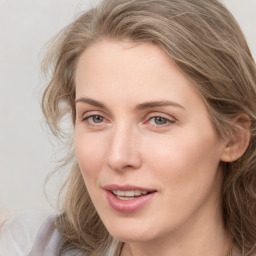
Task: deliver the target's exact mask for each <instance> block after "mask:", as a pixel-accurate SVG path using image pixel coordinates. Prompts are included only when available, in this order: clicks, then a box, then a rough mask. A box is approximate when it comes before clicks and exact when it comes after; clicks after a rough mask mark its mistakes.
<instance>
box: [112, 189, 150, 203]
mask: <svg viewBox="0 0 256 256" xmlns="http://www.w3.org/2000/svg"><path fill="white" fill-rule="evenodd" d="M109 191H110V192H111V193H112V194H113V195H114V196H115V197H116V198H118V199H119V200H125V201H126V200H134V199H136V198H139V197H142V196H146V195H148V194H150V193H153V192H154V191H145V190H126V191H124V190H109Z"/></svg>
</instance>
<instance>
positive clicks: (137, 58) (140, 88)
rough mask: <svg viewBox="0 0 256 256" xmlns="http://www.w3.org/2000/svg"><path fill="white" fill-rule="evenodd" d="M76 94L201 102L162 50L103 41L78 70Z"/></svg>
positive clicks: (87, 54)
mask: <svg viewBox="0 0 256 256" xmlns="http://www.w3.org/2000/svg"><path fill="white" fill-rule="evenodd" d="M75 80H76V95H77V97H81V96H84V97H85V96H86V97H88V96H90V97H93V98H95V97H97V99H98V100H102V101H104V100H106V99H111V98H112V99H113V100H115V99H116V97H117V96H118V97H119V98H120V99H121V98H122V99H123V100H124V99H128V98H129V97H130V98H132V99H134V100H137V101H142V102H143V101H151V100H176V101H182V102H186V101H188V100H189V101H191V100H192V99H194V100H198V97H199V98H200V95H199V94H198V93H197V92H196V90H195V88H194V86H193V84H192V82H191V81H190V80H189V79H188V78H187V77H186V76H185V75H184V74H183V73H182V72H181V71H180V70H179V68H178V67H177V66H176V64H175V62H174V61H173V60H172V59H171V58H170V57H169V56H168V55H167V54H166V52H165V51H164V50H163V49H161V48H160V47H158V46H156V45H154V44H151V43H140V44H138V43H133V42H128V41H101V42H97V43H95V44H94V45H92V46H90V47H89V48H88V49H86V50H85V51H84V52H83V54H82V55H81V57H80V59H79V61H78V65H77V70H76V76H75Z"/></svg>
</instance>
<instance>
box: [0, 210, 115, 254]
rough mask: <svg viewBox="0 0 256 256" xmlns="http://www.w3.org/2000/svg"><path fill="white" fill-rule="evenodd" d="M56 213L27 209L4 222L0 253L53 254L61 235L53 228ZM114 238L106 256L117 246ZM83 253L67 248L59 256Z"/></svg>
mask: <svg viewBox="0 0 256 256" xmlns="http://www.w3.org/2000/svg"><path fill="white" fill-rule="evenodd" d="M58 215H59V213H57V214H52V215H50V216H49V213H46V212H39V211H30V212H23V213H21V214H19V215H17V216H16V217H14V218H13V219H10V220H8V221H6V222H5V223H4V224H3V226H2V228H1V230H0V256H56V255H57V252H58V247H59V243H60V240H61V234H60V233H59V232H58V230H57V229H56V227H55V224H54V222H55V219H56V217H57V216H58ZM118 244H119V243H118V242H117V241H114V242H113V243H112V244H111V246H110V247H109V250H108V252H107V254H106V256H113V255H115V252H116V250H117V247H118ZM74 255H75V256H85V255H84V254H83V253H79V252H78V251H77V250H70V251H68V252H66V253H64V254H62V256H74Z"/></svg>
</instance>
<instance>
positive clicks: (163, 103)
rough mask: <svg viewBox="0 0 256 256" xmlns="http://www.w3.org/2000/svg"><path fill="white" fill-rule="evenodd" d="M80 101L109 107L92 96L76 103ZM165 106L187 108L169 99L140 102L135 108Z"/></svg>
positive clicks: (80, 99)
mask: <svg viewBox="0 0 256 256" xmlns="http://www.w3.org/2000/svg"><path fill="white" fill-rule="evenodd" d="M78 102H82V103H87V104H90V105H92V106H95V107H99V108H102V109H106V110H107V109H108V108H107V107H106V106H105V105H104V104H103V103H101V102H99V101H97V100H94V99H91V98H86V97H82V98H79V99H77V100H75V103H78ZM165 106H173V107H178V108H181V109H183V110H185V108H184V107H183V106H182V105H180V104H178V103H177V102H174V101H169V100H162V101H149V102H145V103H141V104H138V105H137V106H136V107H135V109H136V110H143V109H147V108H155V107H165Z"/></svg>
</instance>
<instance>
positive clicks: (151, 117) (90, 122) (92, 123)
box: [82, 114, 176, 129]
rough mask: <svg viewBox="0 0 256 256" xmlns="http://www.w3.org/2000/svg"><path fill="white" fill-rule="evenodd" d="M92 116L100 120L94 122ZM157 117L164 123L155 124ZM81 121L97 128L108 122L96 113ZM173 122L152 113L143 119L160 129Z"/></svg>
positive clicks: (173, 121)
mask: <svg viewBox="0 0 256 256" xmlns="http://www.w3.org/2000/svg"><path fill="white" fill-rule="evenodd" d="M94 118H100V119H101V122H98V123H97V122H95V120H93V119H94ZM157 118H158V119H161V121H163V122H164V123H163V124H157ZM152 120H154V124H152V123H151V121H152ZM82 121H83V122H86V124H88V125H89V126H92V127H97V128H100V127H102V125H106V123H108V122H109V121H108V120H107V119H106V118H105V117H104V116H102V115H97V114H93V115H89V116H86V117H83V118H82ZM104 121H105V122H104ZM158 121H160V120H158ZM175 122H176V121H175V120H171V119H169V118H166V117H164V116H161V115H152V116H150V117H148V118H147V121H145V122H144V124H149V125H150V126H151V127H152V128H157V129H161V128H166V127H168V126H170V125H172V124H174V123H175Z"/></svg>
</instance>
